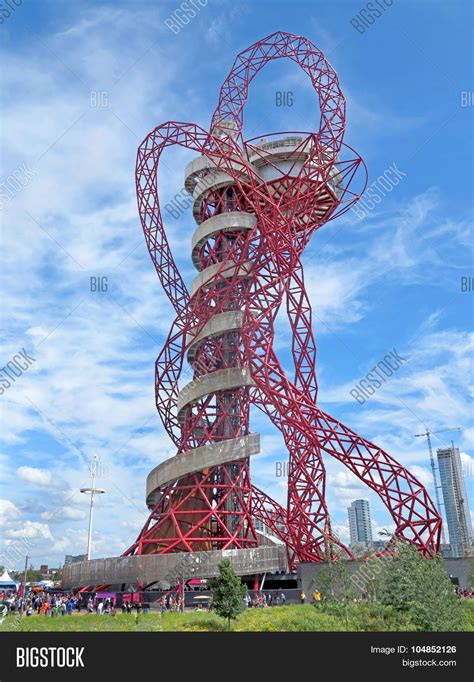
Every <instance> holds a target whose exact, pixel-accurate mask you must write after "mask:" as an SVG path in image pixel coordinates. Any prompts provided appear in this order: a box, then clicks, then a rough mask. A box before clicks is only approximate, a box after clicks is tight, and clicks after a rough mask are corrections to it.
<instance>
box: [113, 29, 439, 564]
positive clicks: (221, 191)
mask: <svg viewBox="0 0 474 682" xmlns="http://www.w3.org/2000/svg"><path fill="white" fill-rule="evenodd" d="M280 58H287V59H291V60H293V61H294V62H296V63H297V64H298V66H299V67H300V68H301V69H302V70H303V71H304V72H305V73H306V74H307V76H308V77H309V79H310V81H311V84H312V86H313V88H314V89H315V91H316V94H317V96H318V98H319V109H320V112H319V114H320V116H319V129H318V130H317V131H316V132H298V133H273V134H270V135H267V136H266V137H265V139H264V140H262V139H261V138H260V141H257V140H245V139H244V137H243V131H242V127H243V112H244V105H245V102H246V101H247V96H248V87H249V84H250V82H251V81H252V79H253V78H254V76H255V75H256V74H257V73H258V72H259V71H260V70H261V69H262V68H263V66H265V64H266V63H267V62H269V61H271V60H274V59H280ZM344 129H345V99H344V96H343V94H342V91H341V89H340V85H339V81H338V77H337V74H336V73H335V71H334V69H333V68H332V67H331V66H330V64H329V63H328V62H327V61H326V59H325V57H324V55H323V54H322V53H321V51H320V50H318V49H317V48H316V47H315V46H314V45H313V44H312V43H311V42H310V41H309V40H307V39H306V38H301V37H298V36H294V35H290V34H288V33H282V32H277V33H274V34H272V35H270V36H268V37H267V38H265V39H263V40H260V41H258V42H257V43H255V44H254V45H252V46H251V47H250V48H248V49H247V50H245V51H244V52H242V53H241V54H239V55H238V56H237V58H236V60H235V62H234V65H233V67H232V70H231V72H230V74H229V76H228V77H227V79H226V80H225V82H224V84H223V85H222V88H221V91H220V99H219V104H218V107H217V109H216V111H215V113H214V116H213V118H212V121H211V126H210V132H206V131H205V130H203V129H202V128H200V127H199V126H197V125H194V124H190V123H178V122H168V123H165V124H163V125H161V126H159V127H157V128H155V130H153V131H152V132H151V133H150V134H149V135H148V136H147V137H146V138H145V140H144V141H143V143H142V144H141V145H140V147H139V150H138V157H137V167H136V187H137V197H138V208H139V212H140V219H141V223H142V227H143V230H144V234H145V239H146V242H147V246H148V249H149V252H150V255H151V258H152V260H153V262H154V265H155V268H156V271H157V273H158V276H159V278H160V281H161V284H162V286H163V288H164V290H165V292H166V294H167V296H168V298H169V300H170V302H171V304H172V305H173V307H174V310H175V312H176V317H175V320H174V322H173V324H172V327H171V330H170V333H169V336H168V338H167V341H166V343H165V346H164V348H163V350H162V351H161V353H160V355H159V357H158V359H157V361H156V367H155V370H156V372H155V389H156V390H155V395H156V406H157V409H158V412H159V415H160V417H161V420H162V422H163V424H164V426H165V429H166V431H167V432H168V434H169V436H170V437H171V439H172V440H173V442H174V443H175V445H176V447H177V454H176V456H175V457H172V458H171V459H169V460H167V461H166V462H164V463H162V464H160V465H159V466H157V467H155V469H153V471H152V472H151V473H150V474H149V476H148V479H147V505H148V507H149V509H150V516H149V518H148V520H147V523H146V524H145V526H144V528H143V529H142V531H141V533H140V535H139V536H138V538H137V540H136V542H135V543H134V544H133V545H132V546H131V547H130V548H129V549H128V550H127V551H126V552H125V554H149V553H160V554H164V553H168V552H195V551H210V552H212V551H220V550H224V549H236V550H244V549H250V548H258V547H259V545H260V543H261V534H260V533H259V532H257V530H256V528H255V520H258V521H259V522H261V524H263V525H264V526H265V528H267V529H268V530H269V531H270V532H271V534H272V535H273V536H275V537H277V538H278V539H279V540H280V541H283V542H284V543H285V545H286V547H287V550H288V558H289V561H290V566H291V567H292V568H294V566H295V563H296V562H297V561H320V560H323V559H325V558H328V557H331V556H332V552H333V551H334V549H333V548H334V547H335V546H336V547H337V546H338V545H339V546H340V547H342V548H343V549H344V550H345V551H346V552H347V553H348V555H349V556H350V551H349V550H348V549H347V548H346V547H345V546H344V545H342V543H341V542H340V541H339V540H338V539H337V538H336V537H334V536H333V534H332V531H331V524H330V519H329V515H328V509H327V505H326V501H325V487H326V478H325V469H324V463H323V459H322V456H323V453H326V454H329V455H332V456H333V457H335V458H336V459H338V460H339V461H341V462H342V463H343V464H345V465H346V466H347V468H348V469H349V470H350V471H352V472H353V473H354V474H355V475H356V476H357V477H358V478H359V479H360V480H362V481H363V482H364V483H366V484H367V485H368V486H369V487H370V488H371V489H372V490H374V491H375V492H376V493H377V494H378V495H379V496H380V498H381V500H382V501H383V503H384V504H385V506H386V508H387V509H388V511H389V512H390V514H391V516H392V518H393V520H394V522H395V527H396V531H395V535H396V537H398V538H401V539H405V540H408V541H410V542H412V543H414V544H415V545H416V546H417V548H418V549H419V550H420V551H421V552H423V554H425V555H426V556H432V555H433V554H434V553H436V552H437V551H438V548H439V535H440V528H441V518H440V515H439V513H438V511H437V510H436V508H435V507H434V505H433V503H432V501H431V499H430V497H429V496H428V494H427V492H426V490H425V488H424V487H423V486H422V485H421V483H420V482H419V481H418V480H417V479H416V478H415V477H414V476H413V475H412V474H411V473H410V472H409V471H407V470H406V469H405V468H404V467H403V466H402V465H401V464H399V463H398V462H397V461H396V460H395V459H394V458H393V457H391V456H390V455H388V454H387V453H386V452H384V451H383V450H382V449H381V448H379V447H378V446H377V445H374V444H373V443H371V442H369V441H368V440H366V439H365V438H363V437H361V436H359V435H358V434H357V433H355V432H354V431H352V430H351V429H349V428H348V427H347V426H345V425H344V424H342V423H340V422H339V421H337V420H336V419H334V418H333V417H331V416H330V415H329V414H326V413H324V412H323V411H322V410H321V409H320V408H319V407H318V406H317V381H316V371H315V362H316V345H315V341H314V336H313V332H312V325H311V304H310V301H309V298H308V295H307V293H306V290H305V286H304V276H303V268H302V265H301V254H302V252H303V250H304V248H305V247H306V245H307V244H308V242H309V240H310V238H311V237H312V235H313V234H314V232H315V231H316V230H317V229H318V228H320V227H321V226H322V225H324V224H325V223H327V222H328V221H330V220H333V219H334V218H336V217H337V216H339V215H341V213H343V212H344V211H347V210H348V208H350V207H351V206H352V205H353V204H354V203H355V202H356V201H357V200H358V199H359V197H360V195H361V194H362V192H363V191H364V188H365V183H366V171H365V166H364V164H363V161H362V159H361V158H360V157H359V156H358V155H357V153H356V152H354V150H352V149H351V148H350V147H348V146H347V145H345V144H344V143H343V136H344ZM172 145H180V146H182V147H186V148H188V149H191V150H193V151H194V152H196V154H197V157H196V158H195V159H194V160H193V161H192V162H191V163H190V164H188V166H187V168H186V172H185V187H186V189H187V191H188V192H189V194H190V195H191V196H192V204H193V216H194V219H195V221H196V229H195V232H194V234H193V236H192V244H191V251H192V260H193V263H194V265H195V267H196V269H197V274H196V276H195V278H194V279H193V280H192V282H191V284H190V289H189V291H188V289H187V287H186V285H185V283H184V281H183V279H182V277H181V275H180V273H179V270H178V268H177V266H176V264H175V261H174V259H173V256H172V253H171V250H170V247H169V244H168V241H167V237H166V232H165V229H164V226H163V221H162V217H161V212H160V205H159V199H158V183H157V174H158V165H159V161H160V157H161V154H162V152H163V151H164V150H165V149H166V148H167V147H169V146H172ZM282 304H283V305H284V306H285V307H286V313H287V315H288V319H289V322H290V325H291V328H292V332H293V335H292V349H291V350H292V357H293V362H294V377H293V378H289V377H288V376H287V375H286V373H285V371H284V370H283V368H282V365H281V363H280V361H279V359H278V357H277V355H276V353H275V350H274V322H275V318H276V315H277V313H278V311H279V310H280V308H281V306H282ZM188 366H190V367H191V372H189V370H188ZM186 374H188V376H187V380H186ZM250 405H255V406H257V407H258V408H259V409H260V410H262V411H263V412H264V413H265V414H266V415H267V416H268V417H269V419H270V421H271V422H272V424H273V425H274V426H276V427H277V429H279V431H280V432H281V434H282V436H283V438H284V441H285V444H286V447H287V449H288V453H289V462H288V465H289V466H288V471H289V474H288V497H287V504H286V506H282V505H280V504H278V503H277V502H276V501H274V500H273V499H271V498H270V497H269V496H268V495H266V494H265V493H264V492H263V491H262V490H259V489H258V488H256V487H255V486H254V485H252V483H251V480H250V460H251V457H252V456H253V455H256V454H257V453H258V452H259V434H258V433H254V432H252V431H251V429H250V423H249V408H250Z"/></svg>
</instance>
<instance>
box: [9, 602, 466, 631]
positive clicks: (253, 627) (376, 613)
mask: <svg viewBox="0 0 474 682" xmlns="http://www.w3.org/2000/svg"><path fill="white" fill-rule="evenodd" d="M464 608H465V609H466V612H467V614H468V618H469V622H470V627H471V630H474V603H472V602H470V603H468V602H465V603H464ZM226 629H227V623H226V621H224V620H223V619H222V618H220V617H219V616H217V615H216V614H215V613H213V612H207V611H200V612H197V611H186V612H185V613H174V612H173V613H164V614H163V616H161V615H160V613H158V612H156V611H153V612H150V613H148V614H146V615H143V614H142V615H141V616H140V617H139V619H138V622H137V619H136V617H135V615H127V614H122V613H120V612H119V613H117V615H116V616H114V617H112V616H97V615H95V614H94V615H91V614H88V613H85V612H82V613H80V614H74V615H73V616H56V617H55V618H50V617H46V616H37V615H35V616H30V617H28V618H27V617H26V616H24V617H23V618H22V619H20V618H18V616H8V617H7V618H5V619H4V620H3V622H2V623H1V624H0V631H3V632H13V631H16V632H18V631H25V632H39V631H41V632H67V631H82V632H86V631H87V632H99V631H100V632H112V631H113V632H205V631H214V632H216V631H225V630H226ZM233 630H234V631H240V632H249V631H251V632H252V631H253V632H297V631H312V632H323V631H326V632H344V631H352V632H356V631H361V630H363V631H369V632H370V631H371V632H380V631H410V630H414V627H413V625H412V624H411V623H410V621H409V619H408V618H407V617H406V616H405V615H403V614H400V613H397V612H396V611H394V610H393V609H391V608H390V607H383V606H381V605H380V604H367V603H355V604H349V605H348V608H347V610H346V609H344V607H342V606H341V605H335V606H323V605H321V604H320V605H318V607H317V608H316V607H314V606H313V605H311V604H305V605H300V604H298V605H292V606H273V607H271V608H266V609H248V610H247V611H245V612H244V613H243V614H242V615H241V616H240V617H239V618H238V619H237V620H236V621H235V622H234V623H233Z"/></svg>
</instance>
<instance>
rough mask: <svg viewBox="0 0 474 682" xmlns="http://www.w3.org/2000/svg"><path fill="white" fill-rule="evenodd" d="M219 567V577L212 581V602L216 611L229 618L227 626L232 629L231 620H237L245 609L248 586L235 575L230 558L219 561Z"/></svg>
mask: <svg viewBox="0 0 474 682" xmlns="http://www.w3.org/2000/svg"><path fill="white" fill-rule="evenodd" d="M218 568H219V577H218V578H213V579H212V580H211V581H210V588H211V592H212V599H213V602H212V603H213V606H214V608H215V610H216V613H217V614H218V615H219V616H222V617H223V618H227V627H228V628H229V630H230V621H231V620H235V618H237V616H238V615H239V614H240V613H242V611H243V610H244V609H245V601H244V600H245V595H246V594H247V587H246V585H243V584H242V583H241V581H240V578H239V577H238V576H237V575H235V573H234V569H233V568H232V565H231V563H230V561H229V559H222V561H219V564H218Z"/></svg>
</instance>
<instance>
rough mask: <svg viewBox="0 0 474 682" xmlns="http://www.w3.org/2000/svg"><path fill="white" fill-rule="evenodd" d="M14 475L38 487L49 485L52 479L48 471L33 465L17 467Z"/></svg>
mask: <svg viewBox="0 0 474 682" xmlns="http://www.w3.org/2000/svg"><path fill="white" fill-rule="evenodd" d="M16 475H17V476H18V478H19V479H20V480H22V481H24V482H25V483H31V484H32V485H38V486H40V487H49V486H50V485H51V484H52V481H53V477H52V475H51V472H50V471H46V470H45V469H35V468H34V467H27V466H22V467H19V468H18V469H17V470H16Z"/></svg>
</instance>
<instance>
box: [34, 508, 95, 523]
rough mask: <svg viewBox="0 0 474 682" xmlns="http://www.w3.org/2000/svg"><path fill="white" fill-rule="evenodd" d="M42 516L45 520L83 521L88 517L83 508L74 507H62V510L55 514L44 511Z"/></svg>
mask: <svg viewBox="0 0 474 682" xmlns="http://www.w3.org/2000/svg"><path fill="white" fill-rule="evenodd" d="M41 518H42V519H43V520H44V521H53V520H56V521H61V522H62V521H65V520H68V521H81V520H82V519H85V518H86V513H85V512H84V511H82V509H75V508H74V507H62V508H61V510H60V512H59V513H58V514H56V515H55V516H53V515H52V514H51V512H42V513H41Z"/></svg>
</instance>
